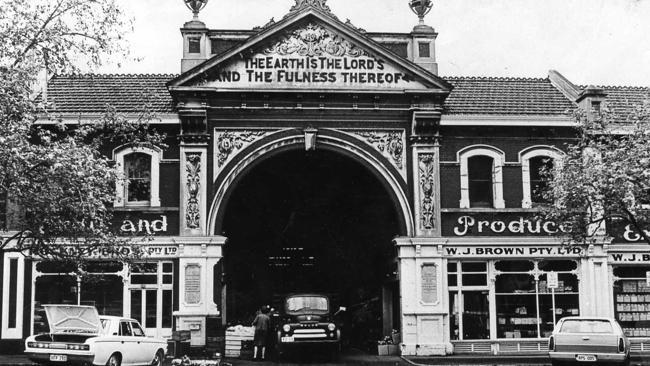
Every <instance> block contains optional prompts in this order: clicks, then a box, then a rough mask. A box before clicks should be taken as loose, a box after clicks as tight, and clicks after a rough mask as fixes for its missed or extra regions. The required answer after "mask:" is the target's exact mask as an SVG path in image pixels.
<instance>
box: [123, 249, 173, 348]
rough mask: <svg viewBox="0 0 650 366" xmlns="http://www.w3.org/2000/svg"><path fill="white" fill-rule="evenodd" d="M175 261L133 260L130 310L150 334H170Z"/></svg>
mask: <svg viewBox="0 0 650 366" xmlns="http://www.w3.org/2000/svg"><path fill="white" fill-rule="evenodd" d="M173 276H174V262H172V261H156V262H147V263H136V264H134V265H133V266H132V268H131V274H130V281H129V283H130V285H129V295H130V299H129V302H130V313H131V318H133V319H136V320H137V321H139V322H140V324H141V325H142V328H143V329H144V331H145V333H146V334H147V335H148V336H151V337H171V335H172V312H173V310H172V309H173V295H174V289H173V283H174V279H173V278H174V277H173Z"/></svg>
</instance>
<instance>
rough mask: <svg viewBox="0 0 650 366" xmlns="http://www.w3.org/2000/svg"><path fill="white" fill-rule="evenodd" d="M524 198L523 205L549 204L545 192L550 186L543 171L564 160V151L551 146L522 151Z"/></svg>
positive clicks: (524, 206)
mask: <svg viewBox="0 0 650 366" xmlns="http://www.w3.org/2000/svg"><path fill="white" fill-rule="evenodd" d="M520 160H521V172H522V179H521V180H522V184H523V199H522V201H521V207H523V208H531V207H534V206H535V205H541V204H547V203H549V202H548V200H546V199H545V198H544V195H543V192H544V191H545V190H546V189H547V187H548V182H547V177H545V176H544V175H543V174H542V172H543V171H544V170H547V171H550V170H552V169H553V168H554V166H555V165H556V164H560V163H561V161H562V152H561V151H559V150H557V149H555V148H553V147H550V146H534V147H531V148H529V149H527V150H524V151H522V153H520Z"/></svg>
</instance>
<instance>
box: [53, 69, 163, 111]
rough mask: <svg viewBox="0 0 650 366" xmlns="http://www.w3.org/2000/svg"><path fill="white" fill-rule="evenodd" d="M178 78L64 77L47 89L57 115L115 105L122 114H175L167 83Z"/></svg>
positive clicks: (54, 79) (54, 78)
mask: <svg viewBox="0 0 650 366" xmlns="http://www.w3.org/2000/svg"><path fill="white" fill-rule="evenodd" d="M174 77H175V76H174V75H164V74H159V75H136V74H130V75H92V74H89V75H64V76H54V77H52V78H51V79H50V80H49V82H48V85H47V95H48V105H49V107H48V109H49V110H50V111H51V112H55V113H72V114H76V113H98V112H103V111H105V110H106V106H107V105H111V106H113V107H115V108H116V109H117V111H118V112H123V113H126V112H142V111H143V110H144V106H145V105H146V106H147V108H148V110H149V111H151V112H157V113H170V112H173V111H174V110H173V105H172V98H171V96H170V94H169V91H168V90H167V86H166V85H165V83H167V81H169V80H171V79H173V78H174Z"/></svg>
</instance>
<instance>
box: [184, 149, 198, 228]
mask: <svg viewBox="0 0 650 366" xmlns="http://www.w3.org/2000/svg"><path fill="white" fill-rule="evenodd" d="M185 159H186V160H185V162H186V164H185V171H186V172H187V193H188V196H189V197H188V199H187V209H186V210H185V224H186V225H187V227H188V228H190V229H198V228H199V227H200V225H201V224H200V219H201V212H200V208H199V189H200V188H201V154H187V156H186V158H185Z"/></svg>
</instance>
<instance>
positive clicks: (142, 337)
mask: <svg viewBox="0 0 650 366" xmlns="http://www.w3.org/2000/svg"><path fill="white" fill-rule="evenodd" d="M131 330H132V331H133V338H134V339H135V342H136V345H137V347H138V354H137V355H136V357H137V360H136V362H138V363H142V364H147V365H148V364H150V363H151V361H152V360H153V357H154V355H155V354H156V349H155V347H156V345H155V344H154V342H153V338H149V337H147V336H146V334H145V333H144V330H143V329H142V327H140V324H139V323H138V322H136V321H131Z"/></svg>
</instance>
